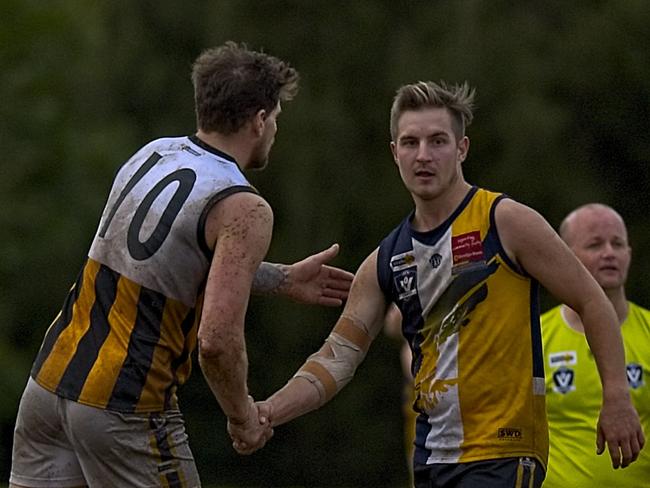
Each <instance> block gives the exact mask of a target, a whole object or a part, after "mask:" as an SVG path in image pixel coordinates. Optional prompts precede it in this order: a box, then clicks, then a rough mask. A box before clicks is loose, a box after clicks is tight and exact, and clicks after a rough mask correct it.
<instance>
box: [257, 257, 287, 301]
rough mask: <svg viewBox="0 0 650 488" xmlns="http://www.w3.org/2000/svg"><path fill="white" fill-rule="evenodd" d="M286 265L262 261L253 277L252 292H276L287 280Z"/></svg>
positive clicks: (264, 293)
mask: <svg viewBox="0 0 650 488" xmlns="http://www.w3.org/2000/svg"><path fill="white" fill-rule="evenodd" d="M286 268H287V267H286V266H285V265H283V264H274V263H267V262H263V263H262V264H260V267H259V268H257V272H256V273H255V277H254V278H253V286H252V291H253V293H257V294H263V295H270V294H274V293H278V292H279V291H280V288H281V287H282V286H283V285H284V284H285V283H286V281H287V269H286Z"/></svg>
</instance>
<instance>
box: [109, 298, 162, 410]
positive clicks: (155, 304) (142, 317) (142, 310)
mask: <svg viewBox="0 0 650 488" xmlns="http://www.w3.org/2000/svg"><path fill="white" fill-rule="evenodd" d="M164 307H165V296H164V295H163V294H162V293H158V292H156V291H153V290H150V289H149V288H145V287H142V288H141V289H140V297H139V299H138V311H137V314H136V317H135V324H134V326H133V331H132V332H131V337H130V339H129V346H128V349H127V356H126V360H125V361H124V364H123V365H122V369H121V370H120V374H119V376H118V377H117V381H116V382H115V387H114V388H113V393H112V394H111V398H110V400H109V401H108V405H106V408H107V409H109V410H117V411H120V412H133V411H134V410H135V407H136V405H137V404H138V400H139V399H140V395H141V394H142V389H143V388H144V385H145V383H146V381H147V374H148V373H149V368H150V367H151V361H152V360H153V355H154V351H155V349H156V344H157V343H158V340H159V339H160V325H161V322H162V315H163V309H164Z"/></svg>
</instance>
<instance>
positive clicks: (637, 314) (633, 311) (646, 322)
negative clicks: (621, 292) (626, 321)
mask: <svg viewBox="0 0 650 488" xmlns="http://www.w3.org/2000/svg"><path fill="white" fill-rule="evenodd" d="M628 306H629V312H628V317H630V318H631V319H632V320H633V321H634V322H638V323H639V324H640V325H643V326H645V328H646V329H648V330H650V310H648V309H647V308H644V307H641V306H639V305H637V304H636V303H634V302H631V301H628Z"/></svg>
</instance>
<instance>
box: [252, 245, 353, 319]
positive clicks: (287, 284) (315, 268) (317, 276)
mask: <svg viewBox="0 0 650 488" xmlns="http://www.w3.org/2000/svg"><path fill="white" fill-rule="evenodd" d="M338 252H339V245H338V244H333V245H332V246H330V247H329V248H328V249H325V250H324V251H321V252H319V253H316V254H313V255H311V256H309V257H307V258H305V259H303V260H302V261H298V262H297V263H294V264H291V265H286V264H275V263H267V262H263V263H262V264H261V265H260V267H259V268H258V270H257V272H256V273H255V279H254V280H253V293H257V294H267V295H275V294H278V295H284V296H286V297H288V298H291V299H292V300H295V301H297V302H300V303H306V304H311V305H323V306H327V307H340V306H341V305H342V303H343V301H344V300H345V299H346V298H347V296H348V293H349V291H350V286H351V284H352V279H353V278H354V275H353V274H352V273H350V272H348V271H345V270H343V269H340V268H336V267H333V266H328V265H327V264H326V263H328V262H329V261H331V260H332V259H334V258H335V257H336V255H337V254H338Z"/></svg>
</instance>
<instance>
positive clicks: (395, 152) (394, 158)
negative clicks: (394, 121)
mask: <svg viewBox="0 0 650 488" xmlns="http://www.w3.org/2000/svg"><path fill="white" fill-rule="evenodd" d="M390 152H391V153H392V154H393V161H394V162H395V164H397V146H396V145H395V142H394V141H390Z"/></svg>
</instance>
